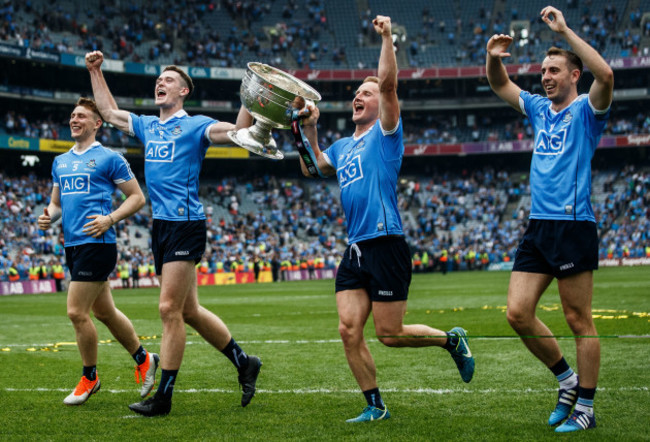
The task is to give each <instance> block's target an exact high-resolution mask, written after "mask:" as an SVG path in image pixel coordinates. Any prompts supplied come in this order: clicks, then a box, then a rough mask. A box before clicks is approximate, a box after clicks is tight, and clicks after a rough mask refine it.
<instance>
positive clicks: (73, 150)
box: [70, 141, 101, 155]
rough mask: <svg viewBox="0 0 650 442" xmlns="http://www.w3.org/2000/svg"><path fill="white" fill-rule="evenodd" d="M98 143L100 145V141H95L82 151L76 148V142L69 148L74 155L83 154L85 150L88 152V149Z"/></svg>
mask: <svg viewBox="0 0 650 442" xmlns="http://www.w3.org/2000/svg"><path fill="white" fill-rule="evenodd" d="M100 145H101V143H100V142H99V141H95V142H94V143H93V144H91V145H90V146H88V147H87V148H86V149H84V150H83V151H81V152H80V151H78V150H77V143H75V144H74V146H72V149H70V152H72V153H73V154H75V155H83V154H85V153H86V152H88V151H89V150H90V149H92V148H93V147H95V146H100Z"/></svg>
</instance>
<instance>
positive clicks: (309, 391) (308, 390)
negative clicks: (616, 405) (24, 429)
mask: <svg viewBox="0 0 650 442" xmlns="http://www.w3.org/2000/svg"><path fill="white" fill-rule="evenodd" d="M1 391H6V392H26V393H31V392H68V391H70V389H69V388H3V389H2V390H1ZM101 391H102V392H109V393H113V394H122V393H133V392H134V390H115V389H104V388H102V390H101ZM381 391H382V392H386V393H409V394H426V395H443V394H456V393H462V394H477V393H478V394H522V393H525V394H538V393H548V392H557V388H541V389H533V388H525V389H523V390H516V389H499V388H483V389H479V390H471V389H468V388H463V389H448V388H440V389H436V388H406V389H404V388H382V390H381ZM598 391H600V392H614V393H618V392H623V391H640V392H648V391H650V387H619V388H607V387H598ZM174 393H185V394H205V393H217V394H231V393H239V390H234V389H233V390H231V389H223V388H188V389H174ZM257 393H263V394H358V393H359V390H357V389H352V390H336V389H331V388H297V389H287V390H265V389H262V388H258V389H257Z"/></svg>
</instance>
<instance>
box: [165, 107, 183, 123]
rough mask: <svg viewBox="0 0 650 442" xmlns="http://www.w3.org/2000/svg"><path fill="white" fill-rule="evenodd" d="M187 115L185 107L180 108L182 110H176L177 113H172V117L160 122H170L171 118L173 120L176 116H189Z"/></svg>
mask: <svg viewBox="0 0 650 442" xmlns="http://www.w3.org/2000/svg"><path fill="white" fill-rule="evenodd" d="M187 116H188V115H187V112H185V109H180V110H178V111H176V113H175V114H174V115H172V116H171V117H169V118H167V119H166V120H164V121H163V120H160V124H165V123H166V122H168V121H169V120H171V119H172V118H174V117H176V118H181V117H187Z"/></svg>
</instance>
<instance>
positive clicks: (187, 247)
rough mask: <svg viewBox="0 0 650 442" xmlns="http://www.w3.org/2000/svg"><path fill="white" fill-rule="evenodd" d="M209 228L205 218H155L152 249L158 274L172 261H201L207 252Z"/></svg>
mask: <svg viewBox="0 0 650 442" xmlns="http://www.w3.org/2000/svg"><path fill="white" fill-rule="evenodd" d="M206 235H207V230H206V227H205V220H198V221H165V220H160V219H154V220H153V227H152V231H151V249H152V251H153V259H154V263H155V265H156V275H161V274H162V267H163V264H164V263H166V262H172V261H194V263H195V264H196V263H198V262H199V261H201V257H202V256H203V252H205V241H206V237H207V236H206Z"/></svg>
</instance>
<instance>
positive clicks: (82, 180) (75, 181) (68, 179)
mask: <svg viewBox="0 0 650 442" xmlns="http://www.w3.org/2000/svg"><path fill="white" fill-rule="evenodd" d="M60 185H61V195H70V194H73V193H90V174H88V173H79V174H74V175H61V177H60Z"/></svg>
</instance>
